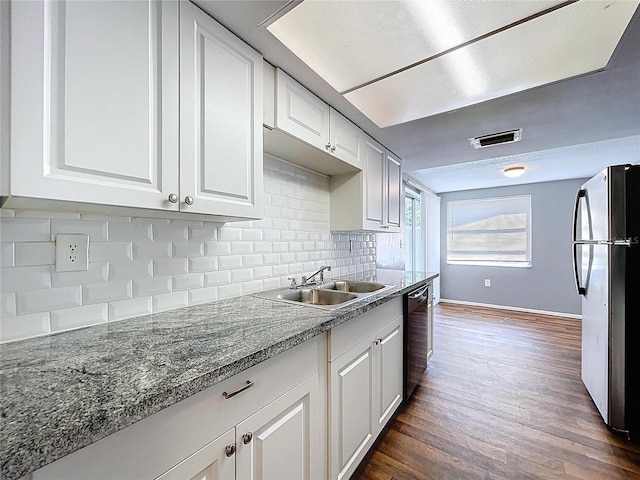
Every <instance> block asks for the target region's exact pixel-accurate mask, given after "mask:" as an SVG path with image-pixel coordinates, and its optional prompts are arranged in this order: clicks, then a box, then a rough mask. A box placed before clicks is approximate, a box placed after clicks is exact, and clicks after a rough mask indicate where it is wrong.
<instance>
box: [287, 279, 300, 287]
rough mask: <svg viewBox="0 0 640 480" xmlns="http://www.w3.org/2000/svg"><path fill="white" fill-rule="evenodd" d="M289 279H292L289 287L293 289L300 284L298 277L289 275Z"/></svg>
mask: <svg viewBox="0 0 640 480" xmlns="http://www.w3.org/2000/svg"><path fill="white" fill-rule="evenodd" d="M287 280H291V285H289V288H291V289H293V288H296V287H297V286H298V284H297V283H296V277H287ZM302 283H304V280H303V281H302Z"/></svg>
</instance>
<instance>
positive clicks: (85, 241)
mask: <svg viewBox="0 0 640 480" xmlns="http://www.w3.org/2000/svg"><path fill="white" fill-rule="evenodd" d="M88 269H89V235H85V234H60V235H56V272H80V271H83V270H88Z"/></svg>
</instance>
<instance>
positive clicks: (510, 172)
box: [502, 166, 524, 178]
mask: <svg viewBox="0 0 640 480" xmlns="http://www.w3.org/2000/svg"><path fill="white" fill-rule="evenodd" d="M502 173H504V175H505V176H506V177H510V178H516V177H519V176H520V175H522V174H523V173H524V167H523V166H519V167H508V168H505V169H504V170H503V171H502Z"/></svg>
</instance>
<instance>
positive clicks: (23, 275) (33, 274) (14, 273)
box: [0, 265, 51, 293]
mask: <svg viewBox="0 0 640 480" xmlns="http://www.w3.org/2000/svg"><path fill="white" fill-rule="evenodd" d="M50 286H51V266H49V265H47V266H38V267H12V268H3V269H2V270H0V292H3V293H4V292H20V291H25V290H38V289H40V288H46V287H50Z"/></svg>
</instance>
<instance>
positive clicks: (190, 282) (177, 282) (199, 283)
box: [173, 273, 204, 292]
mask: <svg viewBox="0 0 640 480" xmlns="http://www.w3.org/2000/svg"><path fill="white" fill-rule="evenodd" d="M202 287H204V274H203V273H190V274H188V275H174V277H173V291H174V292H176V291H182V290H192V289H194V288H202Z"/></svg>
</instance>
